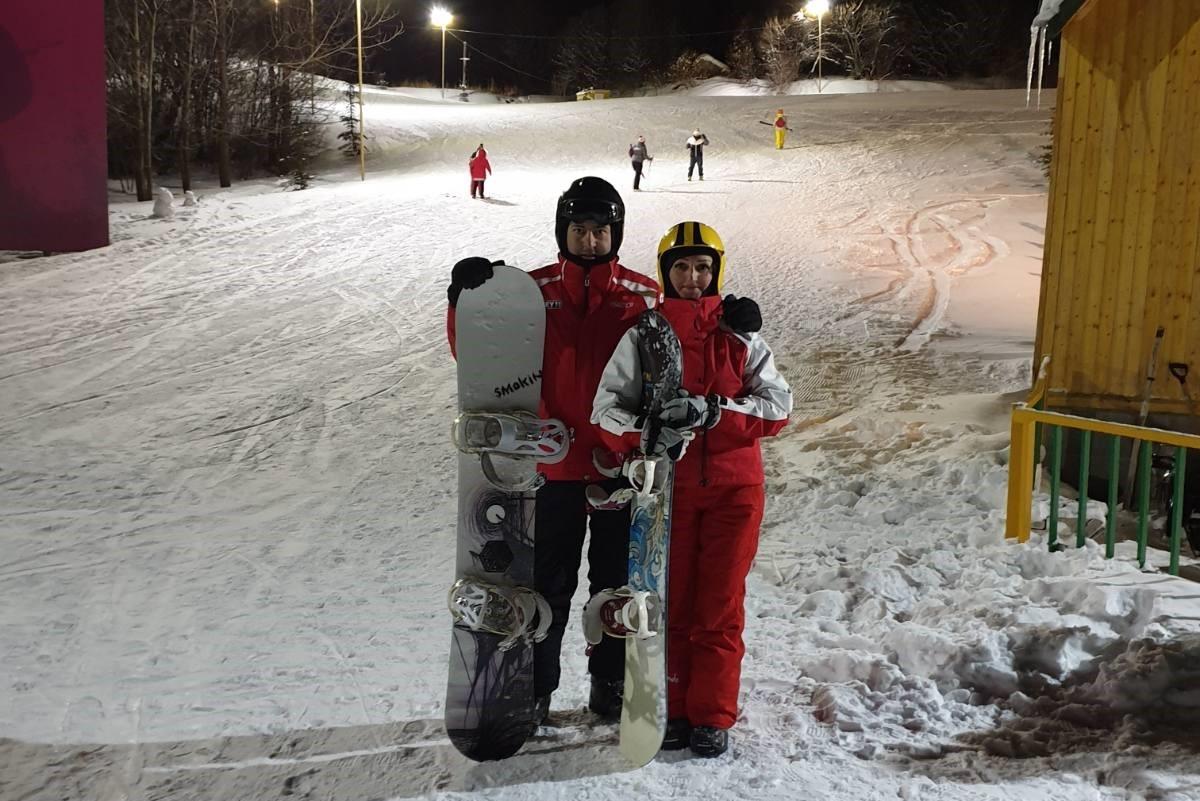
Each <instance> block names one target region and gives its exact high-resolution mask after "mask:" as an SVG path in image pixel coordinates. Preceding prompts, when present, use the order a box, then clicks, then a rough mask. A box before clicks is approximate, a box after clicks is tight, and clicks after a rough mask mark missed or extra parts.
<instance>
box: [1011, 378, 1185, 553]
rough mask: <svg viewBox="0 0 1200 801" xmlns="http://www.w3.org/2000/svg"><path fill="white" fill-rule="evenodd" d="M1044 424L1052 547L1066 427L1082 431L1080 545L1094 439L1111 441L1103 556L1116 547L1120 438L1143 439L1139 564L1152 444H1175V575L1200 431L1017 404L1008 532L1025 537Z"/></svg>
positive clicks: (1083, 536) (1055, 543)
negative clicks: (1190, 461) (1186, 489)
mask: <svg viewBox="0 0 1200 801" xmlns="http://www.w3.org/2000/svg"><path fill="white" fill-rule="evenodd" d="M1030 400H1032V401H1040V400H1041V394H1040V393H1039V392H1038V391H1037V390H1036V389H1035V392H1034V394H1033V395H1032V396H1031V398H1030ZM1040 429H1048V430H1049V440H1050V449H1049V453H1048V454H1047V456H1048V460H1049V470H1050V515H1049V519H1048V521H1047V540H1048V544H1049V547H1050V548H1051V549H1052V550H1057V549H1058V548H1059V547H1060V546H1059V544H1058V518H1059V509H1058V507H1059V503H1058V502H1059V497H1060V490H1061V488H1062V455H1063V432H1064V430H1065V429H1073V430H1077V431H1079V432H1081V433H1080V460H1079V484H1078V487H1079V514H1078V520H1077V521H1076V531H1075V546H1076V547H1082V546H1083V544H1084V542H1086V540H1087V528H1086V527H1087V502H1088V484H1089V478H1090V474H1091V457H1092V446H1093V441H1094V439H1095V438H1096V437H1097V436H1102V437H1104V438H1105V439H1106V440H1107V448H1108V449H1107V452H1106V455H1107V457H1108V459H1107V462H1108V514H1107V520H1106V529H1105V535H1104V555H1105V557H1106V558H1110V559H1111V558H1112V556H1113V553H1114V552H1115V549H1116V535H1117V509H1118V505H1119V503H1118V486H1119V484H1120V481H1119V479H1120V463H1121V440H1122V439H1129V440H1132V441H1134V442H1136V443H1140V444H1141V447H1138V448H1137V454H1138V456H1137V458H1138V467H1137V478H1136V483H1135V491H1134V495H1135V497H1136V499H1137V504H1136V508H1137V513H1138V524H1137V558H1138V565H1139V566H1141V567H1145V566H1146V544H1147V540H1148V538H1149V534H1150V516H1151V512H1152V511H1153V510H1152V509H1151V506H1150V504H1151V452H1152V450H1153V445H1154V444H1159V445H1167V446H1172V447H1174V454H1173V456H1174V466H1173V475H1172V483H1171V499H1172V502H1171V519H1170V521H1169V525H1170V534H1169V538H1170V559H1171V561H1170V572H1171V574H1172V575H1178V574H1179V551H1180V547H1181V543H1180V539H1181V537H1180V532H1181V530H1182V525H1183V495H1184V481H1185V479H1186V472H1187V455H1188V451H1189V450H1200V436H1194V435H1191V434H1181V433H1178V432H1175V431H1165V430H1163V429H1158V428H1147V427H1145V426H1134V425H1125V424H1123V423H1110V422H1107V421H1104V420H1093V419H1091V418H1087V417H1078V416H1075V415H1068V414H1060V413H1057V412H1047V411H1043V410H1040V409H1034V408H1031V407H1030V404H1025V403H1020V404H1017V405H1016V407H1015V408H1014V409H1013V416H1012V452H1011V455H1010V458H1009V481H1008V520H1007V525H1006V531H1005V536H1006V537H1009V538H1013V539H1017V540H1019V541H1021V542H1024V541H1025V540H1027V539H1029V533H1030V527H1031V524H1032V509H1031V506H1032V500H1033V490H1034V480H1035V476H1036V473H1037V471H1036V464H1037V443H1038V442H1039V441H1040V435H1039V430H1040Z"/></svg>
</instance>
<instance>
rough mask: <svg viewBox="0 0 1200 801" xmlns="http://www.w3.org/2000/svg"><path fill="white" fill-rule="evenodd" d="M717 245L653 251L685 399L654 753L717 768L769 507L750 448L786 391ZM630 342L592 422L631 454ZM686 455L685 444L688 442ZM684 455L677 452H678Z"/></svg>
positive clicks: (663, 245)
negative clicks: (727, 289)
mask: <svg viewBox="0 0 1200 801" xmlns="http://www.w3.org/2000/svg"><path fill="white" fill-rule="evenodd" d="M726 272H727V267H726V258H725V246H724V244H723V243H722V241H721V238H720V236H719V235H718V234H717V232H716V231H714V230H713V229H712V228H710V227H709V226H707V225H704V224H703V223H698V222H682V223H679V224H678V225H675V226H672V227H671V228H670V229H669V230H668V231H667V232H666V234H665V235H664V236H663V237H662V240H661V241H660V242H659V246H658V276H659V281H660V282H661V284H662V287H663V290H664V296H665V299H664V300H663V302H662V304H661V305H660V306H659V311H660V312H661V313H662V314H663V315H664V316H665V317H666V318H667V320H668V321H669V322H670V323H671V327H672V328H673V329H674V331H675V333H676V334H677V335H678V337H679V340H680V344H681V346H682V352H683V388H684V390H686V392H684V393H683V394H682V396H681V397H679V398H677V399H675V400H673V401H669V402H668V403H667V404H665V405H664V406H663V409H662V412H661V415H660V418H659V419H660V420H661V421H662V423H663V425H664V428H663V431H674V432H678V433H679V434H681V435H683V436H682V437H673V438H671V440H670V442H671V443H674V444H675V445H676V447H675V448H674V452H672V451H671V450H668V451H667V452H668V454H670V455H671V456H672V458H677V459H678V462H677V464H676V466H675V484H674V500H673V503H672V511H671V518H672V522H671V535H670V562H669V568H668V570H669V574H668V580H667V717H668V720H667V727H666V737H665V739H664V740H663V744H662V748H663V749H666V750H676V749H682V748H687V747H690V748H691V749H692V752H693V753H695V754H696V755H698V756H704V757H714V756H719V755H720V754H722V753H724V752H725V751H726V749H727V748H728V747H729V733H728V732H729V729H730V728H731V727H732V726H733V724H734V722H735V721H736V720H737V711H738V687H739V683H740V676H741V662H742V656H743V655H744V653H745V646H744V644H743V642H742V630H743V627H744V623H745V609H744V600H745V582H746V576H747V574H748V573H749V570H750V563H751V561H752V560H753V558H754V554H755V552H756V551H757V548H758V535H759V525H760V523H761V522H762V516H763V505H764V500H765V496H764V488H763V480H764V479H763V467H762V455H761V453H760V450H759V444H758V440H759V439H761V438H762V437H769V436H774V435H775V434H778V433H779V431H780V430H782V429H783V427H784V426H785V425H786V424H787V420H788V416H789V415H790V414H791V409H792V396H791V390H790V389H789V388H788V385H787V382H786V381H785V380H784V378H783V376H781V375H780V374H779V372H778V371H777V370H776V369H775V362H774V357H773V356H772V354H771V350H770V348H768V347H767V344H766V342H764V341H763V339H762V337H760V336H758V334H757V331H758V330H759V329H760V328H761V327H762V318H761V316H760V314H759V309H758V305H757V304H756V303H755V302H754V301H752V300H750V299H749V298H735V297H734V296H733V295H728V296H726V297H725V298H724V300H722V298H721V289H722V287H723V285H724V281H725V277H726ZM636 340H637V330H636V329H632V330H630V331H629V332H627V333H626V334H625V336H624V337H623V338H622V339H621V340H620V342H619V344H618V345H617V349H616V351H615V352H614V353H613V355H612V358H611V359H610V360H609V362H608V365H607V367H605V369H604V374H603V376H602V377H601V379H600V385H599V387H598V389H597V391H596V400H595V403H594V404H593V408H592V422H593V423H596V424H597V425H599V426H600V428H601V429H602V430H603V431H604V436H605V442H606V444H608V445H609V447H610V448H612V449H614V450H617V449H622V450H625V451H626V452H628V451H631V450H633V449H634V448H636V447H638V446H639V444H640V442H641V438H642V434H643V428H644V427H645V421H644V420H639V419H637V417H636V415H635V413H634V412H633V411H632V410H636V409H637V408H638V403H639V396H640V395H641V389H642V388H641V373H640V371H639V369H638V347H637V341H636ZM689 438H690V439H691V443H690V444H688V443H687V441H686V440H687V439H689ZM681 440H682V445H681V446H680V441H681Z"/></svg>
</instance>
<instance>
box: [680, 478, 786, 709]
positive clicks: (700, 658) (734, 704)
mask: <svg viewBox="0 0 1200 801" xmlns="http://www.w3.org/2000/svg"><path fill="white" fill-rule="evenodd" d="M763 500H764V494H763V487H762V485H761V484H759V485H753V486H728V487H721V486H717V487H711V486H710V487H704V488H699V487H697V488H690V487H676V490H675V497H674V500H673V501H672V503H671V561H670V574H669V576H668V578H667V716H668V717H669V718H687V719H688V720H689V721H690V722H691V724H692V725H693V726H715V727H716V728H719V729H728V728H730V727H732V726H733V724H734V722H735V721H736V720H737V712H738V688H739V686H740V683H741V676H742V656H743V655H744V654H745V653H746V646H745V645H744V644H743V643H742V629H743V628H744V626H745V622H746V611H745V605H744V604H745V599H746V576H747V574H749V572H750V563H751V562H752V561H753V560H754V554H755V552H756V551H757V550H758V533H759V526H760V525H761V523H762V516H763Z"/></svg>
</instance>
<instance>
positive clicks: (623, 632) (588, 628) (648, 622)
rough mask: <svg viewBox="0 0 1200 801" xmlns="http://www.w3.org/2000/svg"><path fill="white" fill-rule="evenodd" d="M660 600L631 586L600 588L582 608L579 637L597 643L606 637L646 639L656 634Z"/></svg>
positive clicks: (657, 631) (660, 610) (660, 616)
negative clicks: (609, 588)
mask: <svg viewBox="0 0 1200 801" xmlns="http://www.w3.org/2000/svg"><path fill="white" fill-rule="evenodd" d="M661 612H662V601H661V600H660V599H659V597H658V595H656V594H654V593H651V592H644V591H641V590H635V589H633V588H632V587H629V586H625V587H617V588H616V589H615V590H601V591H600V592H598V593H596V594H595V595H593V596H592V597H591V598H590V599H589V600H588V602H587V604H586V605H585V606H584V607H583V636H584V639H586V640H587V641H588V642H589V643H591V644H592V645H597V644H598V643H599V642H600V641H601V640H602V639H603V638H604V635H608V636H609V637H619V638H630V637H636V638H638V639H642V640H644V639H647V638H650V637H654V636H656V635H657V634H658V633H659V629H660V628H661V625H660V621H661V620H662V614H661Z"/></svg>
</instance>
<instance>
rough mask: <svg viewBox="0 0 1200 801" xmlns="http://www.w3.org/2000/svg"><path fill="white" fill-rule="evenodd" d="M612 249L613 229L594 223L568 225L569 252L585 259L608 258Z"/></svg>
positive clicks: (606, 224)
mask: <svg viewBox="0 0 1200 801" xmlns="http://www.w3.org/2000/svg"><path fill="white" fill-rule="evenodd" d="M611 249H612V228H611V227H610V226H609V225H608V223H605V224H603V225H601V224H599V223H594V222H573V223H570V224H569V225H567V252H568V253H569V254H570V255H572V256H582V257H584V258H585V259H590V258H596V257H598V256H607V255H608V252H609V251H610V250H611Z"/></svg>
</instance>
